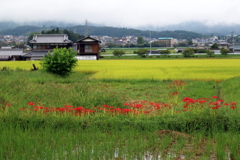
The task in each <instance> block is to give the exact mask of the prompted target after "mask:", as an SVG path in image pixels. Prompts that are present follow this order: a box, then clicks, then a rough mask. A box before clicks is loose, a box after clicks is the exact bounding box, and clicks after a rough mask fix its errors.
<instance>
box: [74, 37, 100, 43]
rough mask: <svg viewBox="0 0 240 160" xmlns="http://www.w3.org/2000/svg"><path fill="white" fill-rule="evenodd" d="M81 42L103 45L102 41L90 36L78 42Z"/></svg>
mask: <svg viewBox="0 0 240 160" xmlns="http://www.w3.org/2000/svg"><path fill="white" fill-rule="evenodd" d="M79 42H98V43H101V41H99V40H97V39H95V38H92V37H90V36H87V37H84V38H82V39H80V40H78V41H77V43H79Z"/></svg>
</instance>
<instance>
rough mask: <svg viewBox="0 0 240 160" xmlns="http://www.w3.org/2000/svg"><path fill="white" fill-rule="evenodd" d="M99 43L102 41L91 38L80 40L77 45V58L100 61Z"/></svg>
mask: <svg viewBox="0 0 240 160" xmlns="http://www.w3.org/2000/svg"><path fill="white" fill-rule="evenodd" d="M99 43H101V41H99V40H97V39H94V38H92V37H90V36H87V37H85V38H82V39H80V40H79V41H77V42H76V44H77V52H78V56H77V58H78V59H79V60H98V59H99V56H100V55H99Z"/></svg>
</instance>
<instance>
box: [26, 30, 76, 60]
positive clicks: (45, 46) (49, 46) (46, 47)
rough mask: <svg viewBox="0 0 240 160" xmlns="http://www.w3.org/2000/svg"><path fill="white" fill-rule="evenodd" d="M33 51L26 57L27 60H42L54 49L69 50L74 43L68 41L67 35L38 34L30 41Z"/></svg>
mask: <svg viewBox="0 0 240 160" xmlns="http://www.w3.org/2000/svg"><path fill="white" fill-rule="evenodd" d="M29 43H30V44H31V47H32V50H31V51H30V52H28V53H27V54H26V55H24V57H26V60H41V59H42V58H43V57H44V56H45V55H46V54H47V53H48V52H49V51H50V52H51V51H52V50H53V49H54V48H56V47H58V48H69V47H72V44H73V42H72V41H70V40H69V39H68V35H67V34H36V35H34V36H33V39H32V40H31V41H29Z"/></svg>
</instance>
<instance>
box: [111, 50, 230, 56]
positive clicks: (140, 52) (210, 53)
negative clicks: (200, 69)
mask: <svg viewBox="0 0 240 160" xmlns="http://www.w3.org/2000/svg"><path fill="white" fill-rule="evenodd" d="M148 52H149V51H148V50H147V49H139V50H137V51H134V52H133V53H134V54H137V55H139V56H141V57H145V56H147V55H148ZM220 52H221V54H222V55H225V56H227V55H228V53H230V50H228V49H224V48H222V49H221V50H220ZM159 53H160V54H161V55H163V56H165V57H166V56H167V55H169V54H170V53H171V51H170V50H168V49H167V50H162V51H159ZM195 53H198V52H196V49H193V48H187V49H185V50H184V51H183V52H182V54H183V56H184V57H192V56H194V54H195ZM205 53H207V55H208V56H210V57H212V56H213V55H214V54H215V53H214V51H212V50H210V49H206V50H205ZM113 55H114V56H118V57H121V56H123V55H125V51H123V50H114V51H113Z"/></svg>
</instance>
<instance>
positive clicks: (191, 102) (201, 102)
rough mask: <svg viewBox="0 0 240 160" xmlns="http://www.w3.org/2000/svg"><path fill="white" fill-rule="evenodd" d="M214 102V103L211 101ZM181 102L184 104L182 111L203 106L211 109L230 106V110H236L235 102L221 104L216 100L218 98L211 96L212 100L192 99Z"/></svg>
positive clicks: (221, 102) (219, 100) (220, 101)
mask: <svg viewBox="0 0 240 160" xmlns="http://www.w3.org/2000/svg"><path fill="white" fill-rule="evenodd" d="M212 100H214V101H212ZM182 101H183V102H185V105H184V106H183V108H185V109H183V111H187V109H186V108H188V109H189V108H193V107H197V106H200V108H202V107H204V106H209V107H210V108H211V109H218V108H220V107H221V106H223V105H224V106H230V108H231V109H236V108H237V103H236V102H231V103H223V102H224V100H222V99H218V96H212V99H207V98H199V99H193V98H189V97H186V98H183V99H182Z"/></svg>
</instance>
